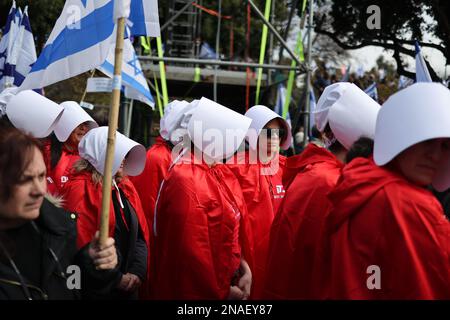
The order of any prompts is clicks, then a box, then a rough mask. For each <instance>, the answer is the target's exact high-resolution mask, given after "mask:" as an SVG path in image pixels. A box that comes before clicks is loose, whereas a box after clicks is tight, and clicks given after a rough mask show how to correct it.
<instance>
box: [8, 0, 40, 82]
mask: <svg viewBox="0 0 450 320" xmlns="http://www.w3.org/2000/svg"><path fill="white" fill-rule="evenodd" d="M36 59H37V56H36V47H35V45H34V37H33V33H32V31H31V25H30V19H29V17H28V6H27V7H25V10H24V13H23V16H22V21H21V23H20V28H19V31H18V33H17V38H16V41H15V42H14V46H13V50H12V61H13V64H14V65H15V70H14V85H15V86H16V87H19V86H20V85H21V84H22V82H23V81H24V80H25V77H26V75H27V74H28V73H29V72H30V70H31V67H32V66H33V64H34V63H35V62H36Z"/></svg>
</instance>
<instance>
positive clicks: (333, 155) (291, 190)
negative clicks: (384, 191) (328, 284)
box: [264, 82, 380, 299]
mask: <svg viewBox="0 0 450 320" xmlns="http://www.w3.org/2000/svg"><path fill="white" fill-rule="evenodd" d="M379 108H380V106H379V105H378V104H377V103H376V102H374V101H373V100H372V99H371V98H370V97H369V96H368V95H367V94H365V93H364V92H363V91H362V90H361V89H359V88H358V87H357V86H355V85H354V84H350V83H346V82H340V83H336V84H333V85H331V86H328V87H327V88H325V91H324V93H323V94H322V96H321V97H320V99H319V101H318V104H317V108H316V111H315V122H316V125H317V128H318V129H319V131H320V132H321V133H322V139H323V140H324V142H325V145H326V148H321V147H318V146H316V145H315V144H309V145H308V146H307V148H306V149H305V150H304V151H303V153H301V154H300V155H298V156H295V157H291V158H288V160H287V164H286V168H285V173H283V180H284V183H285V186H286V188H287V191H286V196H285V199H284V202H283V204H282V206H281V207H280V211H279V212H278V215H277V216H276V217H275V220H274V222H273V225H272V229H271V233H270V244H269V256H268V260H267V265H268V267H267V275H268V276H267V279H266V285H265V293H264V298H269V299H314V298H317V297H318V295H319V292H320V290H321V281H324V280H323V279H322V278H323V277H325V276H326V275H321V274H320V275H319V276H318V279H316V273H317V270H316V269H317V268H316V263H315V260H316V258H317V252H319V251H320V249H321V248H320V239H321V234H322V229H323V225H324V223H325V217H326V214H327V213H328V212H329V210H330V209H331V205H330V203H329V201H328V199H327V197H326V195H327V193H328V192H329V191H331V190H332V189H333V188H334V186H335V185H336V183H337V181H338V178H339V176H340V174H341V170H342V168H343V166H344V161H345V156H346V153H347V150H348V149H349V148H350V146H351V145H352V144H353V143H354V142H355V141H356V140H357V139H358V138H359V137H361V136H369V137H373V135H374V132H375V121H376V116H377V114H378V110H379Z"/></svg>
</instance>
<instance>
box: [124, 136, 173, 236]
mask: <svg viewBox="0 0 450 320" xmlns="http://www.w3.org/2000/svg"><path fill="white" fill-rule="evenodd" d="M171 152H172V150H171V149H170V147H169V145H168V144H167V142H166V141H164V139H163V138H162V137H158V138H157V139H156V142H155V144H154V145H153V146H152V147H151V148H150V149H148V151H147V159H146V161H145V168H144V171H143V172H142V173H141V174H140V175H139V176H136V177H130V180H131V182H133V184H134V187H135V188H136V190H137V192H138V194H139V198H140V199H141V203H142V208H143V209H144V213H145V218H146V219H147V226H148V229H149V230H150V232H153V214H154V211H155V203H156V197H157V196H158V191H159V186H160V185H161V182H162V181H163V180H164V178H165V177H166V176H167V172H168V170H169V167H170V164H171V163H172V156H171Z"/></svg>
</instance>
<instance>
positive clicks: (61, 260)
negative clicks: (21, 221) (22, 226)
mask: <svg viewBox="0 0 450 320" xmlns="http://www.w3.org/2000/svg"><path fill="white" fill-rule="evenodd" d="M28 223H30V224H31V226H32V227H33V229H30V230H34V232H36V233H37V234H38V235H39V239H41V243H40V246H38V248H40V249H39V250H40V254H34V255H33V254H31V253H30V252H20V254H25V255H27V257H25V259H24V257H23V256H22V257H21V260H22V261H25V263H26V264H29V265H28V266H23V264H24V263H22V267H23V268H25V267H28V268H29V267H30V266H33V265H35V266H38V265H39V266H40V269H39V270H40V279H41V281H40V285H39V287H38V286H35V285H33V284H32V282H31V281H29V280H28V279H26V278H25V277H24V276H23V275H22V276H20V274H21V273H20V268H21V266H20V265H16V268H17V270H16V268H15V267H14V259H9V258H8V256H10V254H9V253H8V238H7V235H6V233H3V234H2V235H1V238H0V241H1V242H2V244H3V246H0V300H22V299H30V298H31V299H33V300H34V299H38V300H41V299H44V300H45V299H51V300H54V299H57V300H73V299H80V298H81V297H83V296H86V297H96V296H102V295H107V294H108V293H109V292H111V290H112V289H113V288H114V287H116V286H117V283H118V281H120V273H119V270H118V268H116V269H114V270H108V271H98V270H96V269H95V267H94V265H93V264H92V260H91V259H90V257H89V256H88V247H87V246H86V247H85V248H83V249H81V250H79V251H77V248H76V216H75V215H73V214H69V213H67V212H66V211H64V210H62V209H59V208H57V207H55V206H54V205H53V204H52V203H50V202H49V201H48V200H47V199H45V200H44V203H43V204H42V207H41V210H40V215H39V217H38V218H37V219H36V220H35V221H33V222H28ZM33 224H34V225H33ZM2 247H3V250H2ZM5 250H6V252H5ZM10 257H11V256H10ZM35 257H39V260H40V261H33V260H36V258H35ZM27 258H28V259H27ZM11 260H12V261H13V262H12V263H11ZM28 260H30V261H28ZM71 265H75V266H78V267H79V268H80V271H81V272H80V275H81V279H80V280H81V290H78V289H76V288H74V289H70V288H69V286H70V285H69V286H68V282H69V283H72V284H73V283H74V282H73V281H68V278H70V277H71V275H72V274H71V273H69V274H68V273H67V272H68V270H70V269H68V267H69V266H71ZM69 272H70V271H69ZM72 272H73V271H72ZM21 278H22V279H21ZM69 280H70V279H69ZM72 287H73V286H72Z"/></svg>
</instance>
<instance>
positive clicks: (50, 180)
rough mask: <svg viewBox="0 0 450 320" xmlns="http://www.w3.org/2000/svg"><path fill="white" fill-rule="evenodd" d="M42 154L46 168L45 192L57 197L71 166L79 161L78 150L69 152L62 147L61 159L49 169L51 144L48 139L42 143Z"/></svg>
mask: <svg viewBox="0 0 450 320" xmlns="http://www.w3.org/2000/svg"><path fill="white" fill-rule="evenodd" d="M42 153H43V155H44V162H45V166H46V168H47V190H48V192H49V193H51V194H53V195H59V194H61V188H62V186H63V184H64V183H66V179H68V177H69V176H70V171H71V170H72V167H73V165H74V164H75V162H77V161H78V160H79V159H80V155H79V153H78V149H76V148H75V149H74V150H71V151H69V150H68V149H67V148H65V147H64V146H63V148H62V153H61V157H60V159H59V161H58V163H57V164H56V166H55V167H54V168H51V144H50V140H49V139H47V140H46V141H45V142H44V145H43V148H42ZM63 177H65V178H64V181H63V180H62V178H63Z"/></svg>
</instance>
